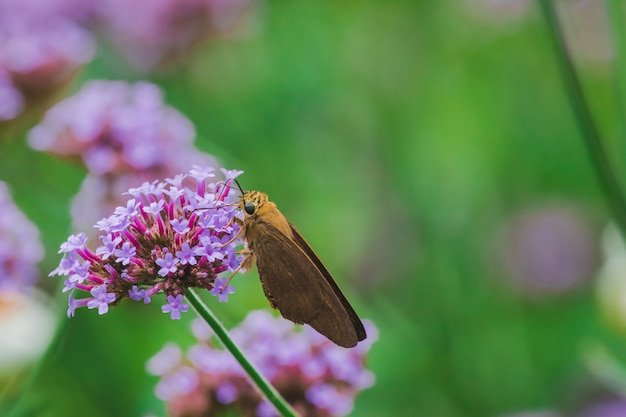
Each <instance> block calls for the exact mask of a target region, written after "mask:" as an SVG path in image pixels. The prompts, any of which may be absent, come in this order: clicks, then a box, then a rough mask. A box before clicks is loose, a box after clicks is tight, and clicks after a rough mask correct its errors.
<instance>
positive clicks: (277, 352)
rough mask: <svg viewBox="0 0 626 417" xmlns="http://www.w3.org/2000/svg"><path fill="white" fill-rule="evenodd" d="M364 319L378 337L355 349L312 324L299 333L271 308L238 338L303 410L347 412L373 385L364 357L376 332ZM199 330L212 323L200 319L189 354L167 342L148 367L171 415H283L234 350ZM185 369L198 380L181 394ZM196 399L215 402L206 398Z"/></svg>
mask: <svg viewBox="0 0 626 417" xmlns="http://www.w3.org/2000/svg"><path fill="white" fill-rule="evenodd" d="M197 323H201V325H197ZM364 324H365V326H366V327H367V330H368V334H370V335H371V336H370V337H369V338H368V339H367V340H365V341H362V342H361V343H359V344H358V345H357V346H356V347H355V348H353V349H344V348H342V347H339V346H337V345H335V344H333V343H332V342H330V341H328V340H327V339H326V338H324V337H319V335H318V334H317V333H316V332H315V331H314V330H312V329H310V328H307V327H305V328H302V329H301V330H302V331H297V330H296V326H295V325H294V324H292V323H290V322H287V321H285V320H283V319H281V318H279V317H275V316H273V315H272V314H270V313H269V312H267V311H266V310H259V311H253V312H251V313H250V314H248V316H247V317H246V319H245V320H244V321H243V322H242V323H241V324H240V325H239V326H238V327H236V328H235V329H233V330H232V331H231V336H232V338H233V340H234V341H235V342H236V343H237V344H238V345H239V346H240V347H241V348H242V350H243V352H244V353H245V354H246V356H247V357H248V358H250V359H251V361H253V362H254V363H255V365H256V366H257V367H258V368H259V370H260V371H261V373H263V374H264V375H265V376H266V377H268V379H269V380H270V382H271V383H272V384H273V385H274V386H275V387H276V388H277V389H278V391H279V392H280V393H281V394H283V396H284V397H285V398H286V399H287V401H288V402H290V403H291V405H292V406H293V407H294V408H295V409H296V411H298V412H299V413H300V414H301V415H306V416H313V417H322V416H323V417H330V416H344V415H347V414H349V413H350V412H351V411H352V408H353V404H354V398H355V396H356V395H357V394H358V393H359V392H360V391H361V390H363V389H366V388H368V387H370V386H371V385H372V384H373V383H374V375H373V374H372V372H370V371H369V370H367V369H365V367H364V360H365V355H366V353H367V351H368V350H369V348H370V346H371V344H372V343H373V342H374V341H375V338H376V334H377V332H376V328H375V327H374V326H373V324H372V323H371V322H369V321H365V323H364ZM200 327H202V328H206V327H207V326H206V323H204V322H202V321H201V320H199V319H198V320H196V321H194V332H195V333H196V334H197V335H198V334H199V333H201V334H200V335H199V336H198V339H199V341H198V344H197V345H195V346H192V347H191V348H190V349H189V350H188V354H187V359H182V358H181V355H180V352H181V350H180V349H176V346H175V345H172V344H168V345H167V346H166V347H165V348H164V350H163V351H162V352H160V353H158V354H157V355H156V356H155V357H154V358H152V359H151V360H150V361H149V371H150V372H151V373H153V374H155V375H159V376H160V377H161V381H160V382H159V383H158V385H157V387H156V389H155V393H156V395H157V396H158V397H159V398H161V399H162V400H165V401H168V406H169V407H168V408H169V409H170V411H171V415H172V416H175V417H176V416H184V415H214V413H215V410H217V409H220V410H223V409H225V410H227V409H232V410H237V411H238V412H240V413H242V414H245V415H256V416H278V415H279V414H278V412H277V411H276V409H275V408H274V406H273V405H271V404H270V403H268V402H266V401H265V400H263V399H262V398H261V397H260V396H259V394H258V393H257V391H256V390H254V389H253V388H252V386H251V385H250V382H249V380H248V378H247V377H246V376H245V374H244V372H243V370H242V369H241V367H240V365H239V364H238V363H237V362H236V360H235V359H234V358H233V357H232V356H231V355H230V353H229V352H227V351H224V350H221V349H218V348H215V347H213V346H212V345H211V343H210V341H209V340H208V339H207V338H206V336H207V335H206V334H205V333H206V332H205V331H204V330H203V331H201V332H198V330H201V329H199V328H200ZM171 357H175V358H174V359H171ZM161 358H162V359H161ZM181 370H184V372H185V375H186V378H187V379H188V380H193V381H194V383H195V386H194V387H193V389H189V390H188V389H186V390H185V392H182V391H181V389H180V388H179V387H178V386H175V385H174V384H172V383H171V381H173V380H175V379H176V378H179V376H178V374H179V373H180V372H181ZM189 370H193V373H194V374H195V378H193V377H192V376H191V374H189ZM185 386H186V387H187V388H189V387H191V385H190V384H186V385H185ZM193 398H205V399H208V400H207V401H202V402H200V403H199V402H197V401H193V400H192V399H193Z"/></svg>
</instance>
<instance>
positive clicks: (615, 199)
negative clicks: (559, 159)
mask: <svg viewBox="0 0 626 417" xmlns="http://www.w3.org/2000/svg"><path fill="white" fill-rule="evenodd" d="M539 5H540V8H541V11H542V12H543V16H544V18H545V20H546V23H547V25H548V28H549V29H550V36H551V38H552V41H553V43H554V48H555V52H556V55H557V59H558V63H559V66H560V68H561V75H562V76H563V81H564V83H565V89H566V90H567V93H568V95H569V99H570V100H569V101H570V104H571V105H572V108H573V110H574V114H575V116H576V120H577V122H578V127H579V128H580V130H581V132H582V136H583V140H584V141H585V145H586V147H587V151H588V154H589V157H590V158H591V163H592V165H593V168H594V170H595V172H596V175H597V176H598V180H599V182H600V186H601V187H602V189H603V191H604V193H605V196H606V198H607V200H608V204H609V207H610V209H611V211H612V212H613V216H614V218H615V220H616V221H617V224H618V226H619V227H620V229H621V231H622V235H626V201H625V200H624V195H623V194H622V192H621V189H620V186H619V183H618V182H617V179H616V178H615V175H614V174H613V171H612V169H611V165H610V163H609V158H608V156H607V153H606V150H605V149H604V146H603V144H602V140H601V138H600V133H599V131H598V128H597V127H596V124H595V122H594V120H593V117H592V115H591V110H590V109H589V105H588V104H587V101H586V100H585V95H584V93H583V88H582V84H581V82H580V80H579V79H578V75H577V74H576V69H575V68H574V63H573V62H572V58H571V57H570V55H569V53H568V51H567V46H566V44H565V38H564V36H563V31H562V30H561V27H560V25H559V21H558V18H557V16H556V12H555V10H554V4H553V1H552V0H539Z"/></svg>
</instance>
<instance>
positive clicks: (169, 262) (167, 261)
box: [156, 252, 178, 277]
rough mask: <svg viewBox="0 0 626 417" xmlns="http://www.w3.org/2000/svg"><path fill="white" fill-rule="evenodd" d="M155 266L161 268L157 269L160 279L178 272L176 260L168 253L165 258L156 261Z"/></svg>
mask: <svg viewBox="0 0 626 417" xmlns="http://www.w3.org/2000/svg"><path fill="white" fill-rule="evenodd" d="M156 264H157V265H159V266H160V267H161V269H159V275H161V276H162V277H164V276H166V275H167V274H170V273H174V272H176V271H178V258H176V257H174V255H172V254H171V253H169V252H168V253H166V254H165V257H163V258H160V259H157V260H156Z"/></svg>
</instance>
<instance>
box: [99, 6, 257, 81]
mask: <svg viewBox="0 0 626 417" xmlns="http://www.w3.org/2000/svg"><path fill="white" fill-rule="evenodd" d="M252 2H253V0H159V1H155V0H133V1H132V2H129V1H126V0H101V1H100V2H99V6H98V17H99V20H100V25H101V26H102V30H103V32H104V33H105V34H106V36H107V37H108V38H109V39H110V40H111V41H112V42H113V43H114V44H115V45H116V46H117V47H118V48H119V49H120V50H121V51H122V53H123V54H124V55H125V56H126V57H127V59H128V60H129V61H130V63H131V64H132V65H133V66H134V67H135V69H137V70H139V71H151V70H152V69H154V68H155V67H157V66H159V65H160V64H163V63H165V62H166V61H170V60H172V59H174V60H175V59H178V58H180V57H181V56H183V55H184V54H185V53H187V52H188V51H189V50H190V49H191V48H192V47H193V46H194V45H195V44H197V43H198V42H199V41H202V40H203V39H204V38H206V37H207V36H210V35H212V34H215V33H219V32H226V31H227V30H230V29H232V28H233V26H235V24H236V23H238V20H239V19H240V18H241V16H242V15H243V14H244V12H245V11H246V9H247V8H248V7H249V6H250V5H251V4H252Z"/></svg>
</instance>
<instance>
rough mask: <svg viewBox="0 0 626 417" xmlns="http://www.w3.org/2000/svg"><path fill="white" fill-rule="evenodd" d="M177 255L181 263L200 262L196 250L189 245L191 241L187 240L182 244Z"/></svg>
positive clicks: (191, 263)
mask: <svg viewBox="0 0 626 417" xmlns="http://www.w3.org/2000/svg"><path fill="white" fill-rule="evenodd" d="M176 257H177V258H178V260H179V261H180V264H181V265H187V264H189V265H195V264H197V263H198V261H197V260H196V258H195V253H194V251H193V250H192V249H191V248H190V247H189V243H187V242H184V243H183V244H182V245H180V250H179V251H178V252H176Z"/></svg>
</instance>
